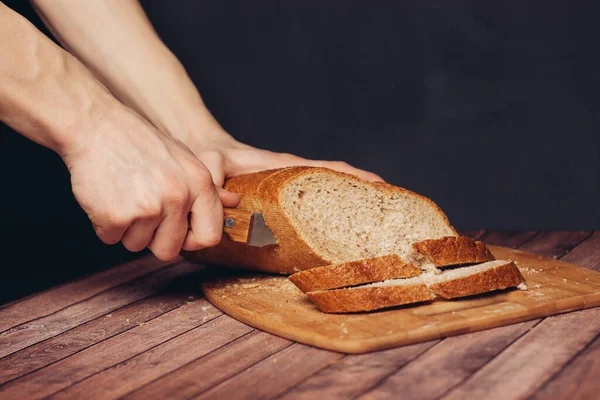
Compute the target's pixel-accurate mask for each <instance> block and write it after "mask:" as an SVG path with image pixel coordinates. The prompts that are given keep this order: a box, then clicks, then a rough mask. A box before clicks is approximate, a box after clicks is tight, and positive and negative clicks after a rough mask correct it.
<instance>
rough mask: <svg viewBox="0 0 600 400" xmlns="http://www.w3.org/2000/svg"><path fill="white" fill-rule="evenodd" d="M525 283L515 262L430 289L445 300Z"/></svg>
mask: <svg viewBox="0 0 600 400" xmlns="http://www.w3.org/2000/svg"><path fill="white" fill-rule="evenodd" d="M523 282H525V279H524V278H523V275H521V272H519V268H518V267H517V266H516V265H515V263H514V262H512V261H510V262H507V263H506V264H503V265H499V266H498V267H496V268H493V269H488V270H485V271H480V272H477V273H474V274H471V275H467V276H464V277H460V278H456V279H452V280H450V281H446V282H439V283H433V284H430V285H429V289H430V290H431V291H433V292H434V293H435V294H436V295H437V296H439V297H442V298H444V299H454V298H457V297H465V296H472V295H475V294H481V293H487V292H491V291H492V290H501V289H506V288H509V287H513V286H517V285H519V284H520V283H523Z"/></svg>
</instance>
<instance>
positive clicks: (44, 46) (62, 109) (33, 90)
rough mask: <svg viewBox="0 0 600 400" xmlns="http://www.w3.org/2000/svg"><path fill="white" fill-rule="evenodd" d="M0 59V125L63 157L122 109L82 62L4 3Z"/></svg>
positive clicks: (0, 20) (0, 21) (0, 6)
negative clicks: (101, 122) (0, 122)
mask: <svg viewBox="0 0 600 400" xmlns="http://www.w3.org/2000/svg"><path fill="white" fill-rule="evenodd" d="M0 54H2V62H1V63H0V120H2V121H3V122H5V123H6V124H8V125H10V126H12V127H13V128H14V129H15V130H17V131H18V132H21V133H22V134H23V135H25V136H27V137H28V138H30V139H31V140H33V141H35V142H37V143H39V144H41V145H43V146H46V147H49V148H51V149H52V150H54V151H56V152H58V153H59V154H63V153H65V152H67V151H70V150H72V149H74V147H75V146H76V145H77V143H79V142H82V141H83V139H84V138H83V136H84V135H87V134H89V132H93V130H94V124H95V123H97V122H99V121H100V120H101V119H102V118H103V117H104V116H105V115H106V114H107V113H111V112H112V111H113V110H114V109H115V107H119V106H120V105H119V102H118V101H117V100H116V99H114V98H113V97H112V96H111V94H110V93H109V92H108V91H107V90H106V88H105V87H104V86H103V85H102V84H101V83H100V82H98V81H97V80H96V79H95V78H94V76H93V75H92V74H91V73H90V72H89V71H88V70H87V69H86V68H85V67H84V66H83V65H82V64H81V63H80V62H79V61H77V60H76V59H75V58H74V57H72V56H71V55H69V54H68V53H67V52H65V51H64V50H62V49H61V48H60V47H58V46H56V45H55V44H54V43H53V42H52V41H51V40H49V39H48V38H47V37H46V36H44V35H43V34H42V33H41V32H40V31H38V30H37V29H36V28H35V27H34V26H33V25H31V24H30V23H29V21H27V20H26V19H24V18H23V17H21V16H20V15H19V14H17V13H15V12H14V11H12V10H11V9H10V8H8V7H6V6H5V5H4V4H2V3H0ZM120 107H122V106H120Z"/></svg>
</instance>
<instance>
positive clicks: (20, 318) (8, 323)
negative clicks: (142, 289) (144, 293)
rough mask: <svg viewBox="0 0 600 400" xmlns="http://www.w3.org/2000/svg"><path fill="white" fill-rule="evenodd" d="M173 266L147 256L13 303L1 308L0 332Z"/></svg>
mask: <svg viewBox="0 0 600 400" xmlns="http://www.w3.org/2000/svg"><path fill="white" fill-rule="evenodd" d="M178 261H181V259H180V260H178ZM178 261H176V262H178ZM170 264H173V262H170V263H167V262H164V261H159V260H158V259H157V258H156V257H154V256H147V257H143V258H140V259H138V260H134V261H132V262H129V263H127V264H123V265H120V266H118V267H115V268H111V269H108V270H106V271H103V272H100V273H97V274H95V275H91V276H88V277H86V278H83V279H81V280H77V281H74V282H70V283H67V284H65V285H62V286H57V287H54V288H52V289H48V290H46V291H44V292H42V293H37V294H35V295H33V296H31V297H27V298H24V299H21V300H18V301H16V302H13V303H9V304H7V305H4V306H2V307H0V332H3V331H5V330H7V329H9V328H12V327H14V326H17V325H20V324H23V323H25V322H28V321H32V320H34V319H36V318H40V317H44V316H46V315H49V314H52V313H54V312H56V311H58V310H61V309H63V308H65V307H68V306H70V305H72V304H75V303H77V302H80V301H82V300H85V299H89V298H90V297H92V296H95V295H97V294H99V293H102V292H104V291H105V290H108V289H110V288H113V287H115V286H118V285H120V284H122V283H124V282H127V281H130V280H132V279H136V278H139V277H140V276H142V275H145V274H148V273H150V272H152V271H155V270H157V269H160V268H163V267H165V266H167V265H170Z"/></svg>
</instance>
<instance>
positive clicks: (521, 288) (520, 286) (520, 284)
mask: <svg viewBox="0 0 600 400" xmlns="http://www.w3.org/2000/svg"><path fill="white" fill-rule="evenodd" d="M517 288H518V289H519V290H527V285H526V284H525V282H521V283H519V284H518V285H517ZM453 314H454V313H453Z"/></svg>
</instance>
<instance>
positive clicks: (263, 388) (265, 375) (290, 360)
mask: <svg viewBox="0 0 600 400" xmlns="http://www.w3.org/2000/svg"><path fill="white" fill-rule="evenodd" d="M341 357H342V355H341V354H339V353H333V352H330V351H325V350H319V349H316V348H314V347H308V346H304V345H301V344H294V345H292V346H290V347H287V348H286V349H284V350H282V351H280V352H278V353H276V354H274V355H272V356H270V357H267V358H266V359H264V360H262V361H260V362H259V363H257V364H255V365H254V366H252V367H250V368H248V369H246V370H245V371H243V372H241V373H239V374H237V375H235V376H233V377H231V378H229V379H227V380H226V381H224V382H222V383H220V384H219V385H217V386H215V387H213V388H212V389H210V390H208V391H206V392H204V393H202V394H200V395H199V396H196V397H194V398H195V399H215V398H219V399H228V400H235V399H259V398H272V397H275V396H278V395H280V394H282V393H283V392H284V391H285V390H286V389H287V388H289V387H290V386H293V385H295V384H296V383H298V382H299V381H301V380H303V379H305V378H306V377H308V376H310V375H312V374H314V373H315V372H317V371H318V370H320V369H322V368H323V367H324V366H327V365H328V364H330V363H332V362H335V361H336V360H339V359H340V358H341Z"/></svg>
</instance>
